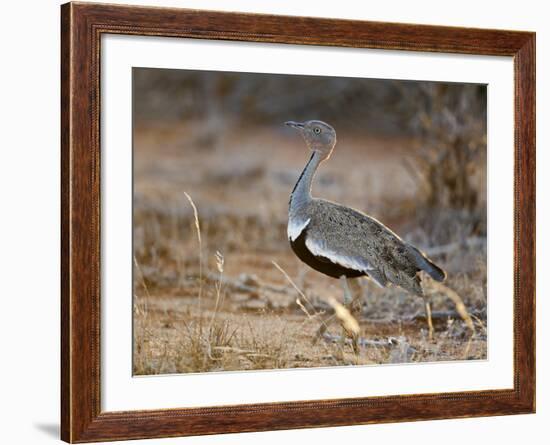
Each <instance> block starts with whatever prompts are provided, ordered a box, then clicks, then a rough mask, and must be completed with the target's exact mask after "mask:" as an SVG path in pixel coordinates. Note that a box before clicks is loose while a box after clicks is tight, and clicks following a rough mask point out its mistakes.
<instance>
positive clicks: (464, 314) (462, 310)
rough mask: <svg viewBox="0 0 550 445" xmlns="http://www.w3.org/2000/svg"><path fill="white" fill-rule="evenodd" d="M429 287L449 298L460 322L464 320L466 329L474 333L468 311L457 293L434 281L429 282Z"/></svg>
mask: <svg viewBox="0 0 550 445" xmlns="http://www.w3.org/2000/svg"><path fill="white" fill-rule="evenodd" d="M430 287H431V288H432V289H433V290H434V291H439V292H441V293H442V294H444V295H446V296H447V297H449V298H450V299H451V300H452V301H453V303H454V304H455V307H456V311H457V312H458V314H459V315H460V317H461V318H462V320H464V323H466V326H468V329H470V330H471V331H472V332H475V327H474V322H473V321H472V317H470V313H469V312H468V309H466V305H465V304H464V301H463V300H462V298H461V296H460V295H458V293H457V292H455V291H454V290H452V289H451V288H450V287H447V286H445V285H444V284H442V283H439V282H437V281H434V280H430Z"/></svg>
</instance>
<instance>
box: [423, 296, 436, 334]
mask: <svg viewBox="0 0 550 445" xmlns="http://www.w3.org/2000/svg"><path fill="white" fill-rule="evenodd" d="M424 308H425V309H426V320H427V322H428V339H429V340H430V341H433V339H434V325H433V322H432V306H431V303H430V300H429V299H428V298H426V299H425V300H424Z"/></svg>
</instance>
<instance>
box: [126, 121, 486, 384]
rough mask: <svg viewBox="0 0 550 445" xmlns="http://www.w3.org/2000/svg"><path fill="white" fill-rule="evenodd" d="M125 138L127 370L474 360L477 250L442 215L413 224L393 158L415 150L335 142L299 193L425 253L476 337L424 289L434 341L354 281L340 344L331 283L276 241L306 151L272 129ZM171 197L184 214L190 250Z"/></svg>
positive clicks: (401, 309) (404, 297)
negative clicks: (129, 227) (362, 216)
mask: <svg viewBox="0 0 550 445" xmlns="http://www.w3.org/2000/svg"><path fill="white" fill-rule="evenodd" d="M135 131H136V133H135V137H134V140H135V148H134V150H135V151H134V172H135V176H134V178H135V183H134V249H135V251H134V260H135V268H134V294H135V298H134V373H135V374H160V373H180V372H203V371H221V370H246V369H272V368H295V367H317V366H335V365H353V364H378V363H402V362H426V361H447V360H472V359H484V358H486V353H487V345H486V291H485V289H486V287H485V286H486V265H485V262H486V247H485V242H484V240H483V239H481V240H480V239H479V238H476V239H474V240H473V241H474V242H472V243H467V242H465V240H466V238H467V235H466V234H467V233H468V227H466V224H463V223H462V222H461V220H459V219H457V218H456V216H455V214H454V213H453V214H451V215H450V216H449V214H448V212H447V213H446V212H445V211H439V212H438V213H437V216H434V217H433V218H430V219H429V220H428V221H429V227H427V225H428V223H426V219H425V217H421V214H423V213H422V212H421V210H422V209H419V208H418V207H417V206H418V189H417V186H416V183H415V181H414V179H413V178H412V177H411V175H409V174H408V173H407V170H406V168H405V166H404V162H403V159H404V158H405V157H408V156H410V154H411V152H412V151H413V150H414V149H415V147H416V146H417V143H416V142H415V141H413V140H410V139H403V138H395V139H387V138H384V139H383V138H376V137H370V138H369V137H365V136H364V135H357V134H356V135H353V136H348V135H346V134H345V133H343V134H340V133H339V136H338V145H337V147H336V149H335V152H334V154H333V156H332V158H331V159H330V160H329V162H326V163H325V164H323V166H322V167H321V170H320V171H319V174H318V175H317V177H316V182H315V184H314V188H313V193H314V195H316V196H320V197H323V198H326V199H331V200H335V201H338V202H341V203H344V204H346V205H350V206H352V207H355V208H357V209H359V210H362V211H365V212H367V213H369V214H370V215H372V216H374V217H376V218H378V219H380V220H382V221H383V222H384V223H386V224H387V225H389V226H390V227H391V228H392V229H393V230H395V231H396V232H397V233H398V234H400V235H401V236H402V237H404V238H405V239H407V240H409V241H412V242H414V243H415V244H417V245H418V246H419V247H421V248H423V249H426V250H427V251H428V252H430V249H431V250H432V251H433V252H435V256H433V259H434V260H436V261H437V262H438V263H439V264H440V265H442V266H443V267H444V268H446V270H447V272H448V274H449V279H448V281H447V283H446V285H447V286H448V287H449V288H450V289H453V290H454V291H456V292H457V293H458V294H459V295H460V297H461V299H462V300H463V302H464V304H465V306H466V308H467V310H468V312H469V313H470V314H471V315H472V320H473V324H474V327H475V333H474V334H473V335H472V333H471V330H470V329H469V328H468V327H467V325H466V324H465V322H464V320H463V319H462V318H461V317H460V316H459V315H458V314H457V312H456V306H455V303H454V302H453V301H452V300H451V299H450V298H449V295H448V294H447V293H446V292H444V291H442V290H441V289H438V290H435V289H431V288H430V282H429V281H428V280H426V289H427V292H428V293H429V294H430V295H431V296H432V300H433V311H434V323H435V337H434V339H433V341H430V340H429V339H428V335H427V324H426V320H425V318H424V308H423V302H422V300H421V299H419V298H416V297H414V296H412V295H409V294H407V293H406V292H405V291H403V290H402V289H399V288H387V289H380V288H378V287H376V286H375V285H373V284H372V283H370V282H368V281H367V280H363V281H362V282H361V283H358V284H357V285H355V286H354V287H353V294H354V296H356V297H357V302H356V304H355V305H354V308H353V311H352V314H353V316H354V318H355V319H356V320H357V321H358V323H359V327H360V334H359V347H358V348H356V349H355V350H354V348H353V347H352V343H351V339H349V338H347V339H346V340H345V341H343V340H344V338H345V336H343V335H342V327H341V323H340V321H341V320H338V319H337V318H334V317H333V319H332V320H330V321H326V320H327V319H328V318H329V317H331V315H332V314H333V312H334V310H333V307H332V306H331V305H330V304H329V300H330V299H331V297H332V298H334V299H336V300H337V301H340V302H341V301H342V289H341V287H340V283H339V281H338V280H334V279H331V278H329V277H325V276H323V275H321V274H319V273H317V272H315V271H313V270H311V269H309V267H308V266H306V265H305V264H302V263H301V262H300V261H299V260H298V259H297V258H296V257H295V256H294V254H293V253H292V251H291V250H290V246H289V245H288V241H287V237H286V218H287V206H288V198H289V194H290V191H291V190H292V187H293V185H294V182H295V181H296V179H297V178H298V176H299V173H300V171H301V169H302V168H303V165H304V164H305V162H306V161H307V159H308V156H309V155H308V152H307V149H306V148H305V146H304V143H303V141H302V140H301V139H300V138H299V137H298V135H297V134H294V133H292V132H290V131H286V130H285V129H284V127H282V126H281V128H280V129H279V128H277V129H267V128H228V129H223V130H220V132H213V131H211V130H209V129H208V128H201V126H200V125H198V124H196V125H187V126H186V125H183V124H178V125H174V124H172V125H167V124H164V125H147V126H145V125H138V126H136V130H135ZM184 192H186V193H187V194H188V195H189V197H190V198H191V199H192V201H193V202H194V204H195V205H196V208H197V214H198V220H199V225H200V234H201V239H200V244H199V240H198V237H197V227H196V224H195V219H194V212H193V208H192V206H191V204H190V202H189V200H188V198H187V197H186V195H185V193H184ZM468 241H472V240H471V239H468ZM285 274H286V275H285ZM296 288H298V289H299V291H297V290H296ZM322 328H324V330H325V333H324V336H319V330H320V329H322Z"/></svg>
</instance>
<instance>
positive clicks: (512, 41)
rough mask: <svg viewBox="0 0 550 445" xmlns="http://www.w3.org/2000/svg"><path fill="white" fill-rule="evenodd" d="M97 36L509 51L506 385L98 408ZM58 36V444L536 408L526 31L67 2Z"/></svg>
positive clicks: (530, 53) (530, 75)
mask: <svg viewBox="0 0 550 445" xmlns="http://www.w3.org/2000/svg"><path fill="white" fill-rule="evenodd" d="M104 33H111V34H133V35H154V36H169V37H180V38H198V39H222V40H242V41H249V42H276V43H292V44H302V45H326V46H342V47H359V48H382V49H393V50H412V51H432V52H448V53H462V54H480V55H499V56H512V57H513V58H514V69H515V172H514V174H515V192H514V193H515V216H514V218H515V229H514V230H515V237H514V238H515V239H514V249H515V251H514V388H513V389H510V390H491V391H476V392H458V393H438V394H419V395H411V396H409V395H407V396H391V397H369V398H350V399H338V400H315V401H301V402H289V403H266V404H254V405H237V406H231V407H215V406H213V407H209V408H187V409H170V410H154V411H130V412H102V411H101V409H100V390H99V389H100V353H101V351H100V335H101V333H100V319H99V314H100V311H99V309H100V250H99V249H100V179H101V178H100V145H99V131H100V129H99V126H100V125H99V113H100V79H99V69H100V52H101V42H100V38H101V35H102V34H104ZM61 36H62V39H61V40H62V41H61V110H62V111H61V152H62V156H61V171H62V177H61V202H62V209H61V221H62V225H61V232H62V243H61V258H62V260H61V270H62V272H61V290H62V291H61V314H62V316H61V332H62V340H61V437H62V439H63V440H65V441H68V442H92V441H103V440H120V439H138V438H151V437H171V436H185V435H199V434H214V433H229V432H242V431H263V430H279V429H288V428H306V427H321V426H338V425H352V424H367V423H377V422H402V421H411V420H425V419H442V418H451V417H455V418H456V417H473V416H492V415H506V414H519V413H533V412H535V34H534V33H530V32H517V31H501V30H486V29H466V28H454V27H439V26H421V25H408V24H390V23H380V22H361V21H351V20H332V19H318V18H306V17H286V16H271V15H255V14H240V13H239V14H237V13H221V12H212V11H197V10H186V9H171V8H146V7H133V6H118V5H106V4H92V3H68V4H65V5H63V6H62V7H61ZM510 254H512V252H510Z"/></svg>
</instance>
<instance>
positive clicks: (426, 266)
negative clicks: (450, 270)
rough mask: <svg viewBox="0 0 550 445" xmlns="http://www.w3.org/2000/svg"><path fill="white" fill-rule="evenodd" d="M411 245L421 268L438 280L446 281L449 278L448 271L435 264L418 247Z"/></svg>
mask: <svg viewBox="0 0 550 445" xmlns="http://www.w3.org/2000/svg"><path fill="white" fill-rule="evenodd" d="M410 247H411V250H412V252H413V255H414V257H415V259H416V264H417V266H418V267H419V268H420V269H422V270H423V271H425V272H426V273H427V274H428V275H429V276H430V277H432V278H433V279H434V280H436V281H445V278H447V273H446V272H445V271H444V270H443V269H441V267H439V266H438V265H437V264H435V263H434V262H433V261H432V260H430V259H429V258H428V257H427V256H426V255H425V254H424V253H423V252H421V251H420V250H418V249H417V248H416V247H414V246H410Z"/></svg>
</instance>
